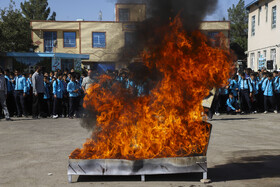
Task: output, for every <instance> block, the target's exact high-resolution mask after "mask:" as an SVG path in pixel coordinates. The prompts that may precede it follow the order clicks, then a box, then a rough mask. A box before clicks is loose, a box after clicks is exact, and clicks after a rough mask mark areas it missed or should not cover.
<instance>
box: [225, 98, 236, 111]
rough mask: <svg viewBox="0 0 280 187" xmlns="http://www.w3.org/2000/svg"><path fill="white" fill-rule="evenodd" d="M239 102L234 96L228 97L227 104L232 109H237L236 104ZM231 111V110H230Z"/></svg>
mask: <svg viewBox="0 0 280 187" xmlns="http://www.w3.org/2000/svg"><path fill="white" fill-rule="evenodd" d="M236 105H237V103H236V100H235V99H234V97H233V98H232V99H231V98H228V99H227V106H228V107H229V108H230V109H231V110H234V111H235V110H236V108H235V107H234V106H236ZM228 112H229V111H228Z"/></svg>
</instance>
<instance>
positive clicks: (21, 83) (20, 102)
mask: <svg viewBox="0 0 280 187" xmlns="http://www.w3.org/2000/svg"><path fill="white" fill-rule="evenodd" d="M13 83H14V84H15V91H14V97H15V103H16V107H17V117H22V114H23V115H24V116H27V113H26V108H25V105H24V97H25V96H26V94H27V85H26V78H25V77H23V76H22V75H21V74H20V71H19V70H15V78H14V80H13Z"/></svg>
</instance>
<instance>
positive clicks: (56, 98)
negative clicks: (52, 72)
mask: <svg viewBox="0 0 280 187" xmlns="http://www.w3.org/2000/svg"><path fill="white" fill-rule="evenodd" d="M61 80H62V74H61V73H58V74H57V79H56V80H55V81H53V119H57V118H58V117H59V116H61V114H62V112H61V109H62V98H63V83H62V81H61Z"/></svg>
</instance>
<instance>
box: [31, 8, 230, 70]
mask: <svg viewBox="0 0 280 187" xmlns="http://www.w3.org/2000/svg"><path fill="white" fill-rule="evenodd" d="M115 8H116V10H115V14H116V15H115V16H116V20H115V21H84V20H77V21H36V20H34V21H31V23H30V24H31V27H32V40H33V43H34V44H35V45H37V46H38V48H37V49H36V51H35V52H45V53H72V54H81V55H83V54H88V55H89V60H82V64H83V66H86V67H90V66H99V67H101V68H102V69H104V70H106V69H120V68H123V67H126V66H127V65H128V64H129V63H130V62H131V61H127V60H126V53H129V51H130V50H131V43H133V35H134V31H135V28H136V24H137V23H138V22H141V21H143V20H145V19H146V6H145V4H116V6H115ZM229 27H230V24H229V22H203V23H202V24H201V30H202V31H203V32H204V33H205V34H206V35H208V36H210V37H213V36H215V35H216V34H218V33H220V32H222V33H223V34H224V36H225V37H226V38H227V43H229V42H228V37H229V29H230V28H229ZM126 49H127V50H126Z"/></svg>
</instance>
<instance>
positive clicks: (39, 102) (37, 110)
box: [32, 93, 44, 117]
mask: <svg viewBox="0 0 280 187" xmlns="http://www.w3.org/2000/svg"><path fill="white" fill-rule="evenodd" d="M43 100H44V94H43V93H38V94H37V96H35V94H34V95H33V105H32V115H33V117H38V116H39V115H40V116H42V113H43V112H42V110H43Z"/></svg>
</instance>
